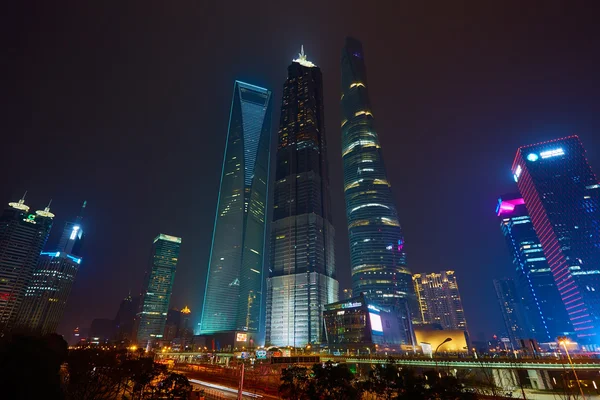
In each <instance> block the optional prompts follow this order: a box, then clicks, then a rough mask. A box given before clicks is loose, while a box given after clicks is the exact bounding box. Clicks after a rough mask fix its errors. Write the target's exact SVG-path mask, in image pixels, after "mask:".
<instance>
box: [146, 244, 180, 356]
mask: <svg viewBox="0 0 600 400" xmlns="http://www.w3.org/2000/svg"><path fill="white" fill-rule="evenodd" d="M180 247H181V238H179V237H176V236H170V235H165V234H162V233H161V234H160V235H158V236H157V237H156V238H155V239H154V244H153V245H152V255H151V258H150V263H149V265H148V269H147V270H146V276H145V278H144V286H143V290H142V294H141V301H140V310H139V313H138V327H137V328H138V329H137V341H138V344H139V345H141V346H152V345H153V342H154V341H155V340H160V339H162V337H163V333H164V331H165V323H166V322H167V313H168V312H169V302H170V301H171V293H172V291H173V282H174V281H175V268H176V267H177V261H178V259H179V248H180Z"/></svg>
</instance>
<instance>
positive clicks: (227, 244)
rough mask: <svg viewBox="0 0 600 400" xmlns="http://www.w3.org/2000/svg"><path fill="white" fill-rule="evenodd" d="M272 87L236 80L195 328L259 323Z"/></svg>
mask: <svg viewBox="0 0 600 400" xmlns="http://www.w3.org/2000/svg"><path fill="white" fill-rule="evenodd" d="M270 104H271V92H270V91H269V90H267V89H264V88H261V87H258V86H254V85H250V84H248V83H244V82H240V81H235V84H234V87H233V100H232V103H231V112H230V116H229V130H228V133H227V139H226V144H225V155H224V158H223V169H222V172H221V186H220V189H219V199H218V203H217V212H216V216H215V225H214V231H213V240H212V246H211V252H210V259H209V268H208V274H207V279H206V290H205V293H204V301H203V304H202V307H203V308H202V321H201V323H200V332H197V333H200V334H213V333H215V332H225V331H242V332H257V331H258V329H259V326H260V306H261V302H262V285H263V281H264V277H263V273H264V270H263V264H264V247H265V229H266V212H267V193H268V184H267V183H268V181H269V147H270V142H271V137H270V132H271V130H270V129H271V106H270Z"/></svg>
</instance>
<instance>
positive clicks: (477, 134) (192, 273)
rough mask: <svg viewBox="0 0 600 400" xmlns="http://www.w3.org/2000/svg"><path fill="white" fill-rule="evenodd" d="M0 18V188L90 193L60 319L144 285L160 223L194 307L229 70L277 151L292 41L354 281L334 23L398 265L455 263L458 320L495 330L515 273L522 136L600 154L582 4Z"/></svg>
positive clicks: (209, 225)
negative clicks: (357, 92) (317, 120)
mask: <svg viewBox="0 0 600 400" xmlns="http://www.w3.org/2000/svg"><path fill="white" fill-rule="evenodd" d="M392 4H393V5H392ZM24 7H29V6H26V5H22V4H11V5H10V6H9V8H10V10H9V13H8V14H7V15H9V16H10V15H13V13H14V15H21V14H20V13H21V12H22V11H23V10H22V8H24ZM3 25H4V26H3V28H2V29H3V34H2V36H3V39H2V40H5V41H6V46H5V47H6V48H8V49H9V55H10V57H9V60H8V63H7V64H6V65H5V68H7V71H6V74H5V75H6V76H11V77H14V78H13V79H11V81H10V82H9V85H8V86H7V90H6V92H5V93H6V95H5V96H4V101H3V103H4V107H3V111H2V113H3V120H4V121H6V122H5V128H4V131H5V134H4V135H3V137H4V141H3V144H4V146H3V148H4V149H5V152H4V156H3V157H2V159H0V168H1V170H2V171H5V175H4V180H3V184H2V185H0V199H2V201H4V202H6V203H7V202H8V201H17V200H18V199H19V198H20V197H21V196H22V194H23V193H24V192H25V191H28V194H27V203H28V204H30V205H32V206H33V207H37V208H36V209H39V208H42V207H43V206H45V205H46V204H47V202H48V201H49V200H50V199H52V210H53V212H54V213H55V214H56V216H57V217H56V219H57V221H59V223H57V225H56V226H62V224H63V223H64V222H66V221H69V220H72V219H74V218H75V217H76V215H77V211H78V210H79V207H80V205H81V203H82V202H83V201H84V200H87V201H88V206H87V208H86V215H85V218H86V228H87V232H86V234H87V237H86V244H85V248H84V254H83V258H84V259H85V262H84V264H83V266H82V268H81V269H80V271H79V274H78V277H77V280H76V282H75V284H74V286H73V291H72V293H71V296H70V299H69V303H68V306H67V309H66V312H65V317H64V318H63V320H62V322H61V325H60V327H59V332H60V333H64V334H66V333H69V332H71V331H72V330H73V329H74V328H75V327H76V326H89V324H90V322H91V320H92V319H94V318H100V317H104V318H113V317H114V315H115V313H116V312H117V308H118V305H119V302H120V300H121V299H122V298H124V297H125V296H126V295H127V294H128V293H129V291H131V292H132V293H139V292H140V290H141V288H142V279H143V276H144V270H145V269H146V267H147V262H148V257H149V247H150V244H151V240H152V239H153V238H154V237H155V236H156V235H158V234H159V233H166V234H170V235H175V236H179V237H181V238H182V245H181V254H180V259H179V263H178V266H177V276H176V279H175V285H174V288H173V296H172V298H171V305H175V306H177V307H180V308H182V307H183V306H185V305H187V306H189V307H190V308H191V309H192V311H193V312H195V314H194V315H195V316H196V317H197V318H198V321H196V322H199V317H200V304H201V302H202V298H203V295H204V288H205V284H206V273H207V267H208V261H209V252H210V246H211V239H212V234H213V226H214V219H215V207H216V203H217V196H218V189H219V180H220V173H221V165H222V160H223V152H224V148H225V139H226V135H227V128H228V126H227V123H228V119H229V112H230V110H229V108H230V105H231V91H232V85H233V82H234V81H235V80H236V79H239V80H243V81H246V82H251V83H253V84H256V85H260V86H262V87H265V88H267V89H269V90H271V91H272V92H273V95H272V102H273V103H272V107H273V116H272V121H271V122H272V129H271V135H272V138H273V141H272V153H273V155H274V149H275V146H276V145H275V143H276V135H277V130H278V127H279V110H280V106H281V98H282V85H283V82H284V81H285V79H286V68H287V66H288V65H289V64H290V63H291V61H292V59H294V58H296V57H297V53H298V52H299V51H300V46H301V45H303V46H304V49H305V52H306V54H307V56H308V57H309V59H310V60H311V61H312V62H314V63H315V64H316V65H318V66H319V67H320V68H321V70H322V73H323V82H324V99H325V127H326V135H327V141H328V158H329V170H330V173H329V180H330V185H331V201H332V211H333V224H334V227H335V228H336V243H335V245H336V267H337V277H338V280H339V282H340V288H348V287H350V286H351V280H350V256H349V254H350V253H349V246H348V239H347V224H346V212H345V202H344V197H343V196H344V194H343V184H342V182H343V179H342V174H343V172H342V157H341V129H340V110H339V98H340V93H341V85H340V72H339V63H340V55H341V54H340V53H341V48H342V46H343V44H344V39H345V37H346V36H348V35H351V36H353V37H356V38H358V39H360V40H361V41H362V43H363V46H364V53H365V60H366V65H367V71H368V76H369V96H370V100H371V103H372V107H373V110H374V115H375V117H376V120H377V133H378V135H379V139H380V141H381V147H382V151H383V155H384V158H385V162H386V169H387V174H388V178H389V181H390V183H391V185H392V192H393V194H394V198H395V201H396V205H397V208H398V215H399V220H400V222H401V224H402V228H403V233H404V237H405V239H406V252H407V260H408V267H409V269H410V270H411V271H412V272H413V273H419V272H431V271H441V270H454V271H456V274H457V276H458V280H459V283H460V291H461V297H462V301H463V305H464V310H465V316H466V319H467V321H468V323H469V329H470V332H471V335H473V336H477V335H478V333H479V332H484V333H485V335H486V336H489V335H491V334H494V333H498V332H499V331H500V330H501V329H503V326H502V321H501V319H500V317H499V316H498V315H497V314H498V306H497V300H496V298H495V296H494V294H493V285H492V279H493V278H497V277H503V276H506V275H510V274H512V273H513V271H512V265H511V260H510V258H509V253H508V252H507V250H506V244H505V242H504V239H503V237H502V234H501V232H500V230H499V227H498V225H499V223H498V220H497V216H496V214H495V212H494V211H495V207H496V202H497V198H498V196H499V195H502V194H504V193H507V192H514V191H516V187H515V183H514V181H513V176H512V175H513V173H512V172H511V167H512V162H513V158H514V156H515V151H516V149H517V148H518V147H519V146H522V145H526V144H532V143H537V142H541V141H545V140H550V139H555V138H559V137H564V136H569V135H571V134H577V135H578V136H579V138H580V140H581V141H582V143H583V145H584V146H585V148H586V150H587V157H588V160H589V162H590V164H591V165H592V168H593V169H594V170H596V171H598V168H599V165H600V155H599V154H598V149H599V148H600V135H598V134H597V130H598V128H599V125H600V119H599V118H600V117H599V116H598V113H597V110H598V107H599V106H600V99H599V95H598V93H599V89H600V87H599V86H600V84H599V78H598V76H597V65H598V61H599V59H598V58H599V56H598V52H597V51H596V47H597V43H598V39H600V28H598V26H597V24H596V21H595V19H594V15H593V13H588V12H587V11H586V9H585V7H583V6H581V8H577V6H573V5H567V4H566V3H561V2H545V3H544V6H543V7H541V6H539V5H537V6H536V5H535V4H533V3H531V4H520V5H519V7H518V9H516V8H515V7H514V6H511V5H508V4H491V3H490V4H482V3H476V2H465V3H460V4H459V3H452V4H450V3H442V2H440V3H439V4H437V5H436V7H432V6H428V5H419V4H408V3H406V4H405V3H401V4H395V3H390V4H389V5H387V6H384V5H379V4H378V6H377V7H371V6H369V5H367V4H365V3H364V2H363V3H359V2H347V1H346V2H337V1H330V2H314V3H311V2H304V3H303V5H302V7H298V8H296V9H294V10H293V11H291V10H290V9H289V7H284V6H282V5H281V4H280V3H279V2H273V3H272V4H267V3H262V4H253V3H244V2H240V3H239V4H236V5H235V6H233V5H231V4H229V3H223V4H221V3H218V2H217V3H214V4H201V3H193V4H192V3H173V4H168V5H167V3H161V2H145V3H143V4H142V3H140V4H137V5H134V4H133V3H131V4H126V5H121V6H120V7H118V12H116V11H115V8H113V7H112V6H111V5H109V4H95V5H90V4H80V3H76V4H72V5H71V6H69V7H64V6H56V5H54V4H50V3H46V2H39V3H38V4H36V6H35V8H33V9H32V10H31V12H29V13H27V14H26V15H25V16H24V17H20V18H14V19H11V20H9V21H8V23H7V24H3ZM273 178H274V177H273V173H272V174H271V179H273ZM269 220H270V218H269ZM60 233H61V232H60V229H58V228H57V229H54V230H53V232H52V235H53V236H52V237H51V239H50V241H52V240H57V238H58V236H59V235H60ZM490 311H492V312H490Z"/></svg>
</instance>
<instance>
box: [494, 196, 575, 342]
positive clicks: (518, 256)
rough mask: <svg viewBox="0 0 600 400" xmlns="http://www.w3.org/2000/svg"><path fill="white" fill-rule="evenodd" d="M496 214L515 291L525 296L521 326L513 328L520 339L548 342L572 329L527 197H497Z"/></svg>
mask: <svg viewBox="0 0 600 400" xmlns="http://www.w3.org/2000/svg"><path fill="white" fill-rule="evenodd" d="M496 214H497V215H498V218H499V219H500V228H501V229H502V234H503V235H504V238H505V239H506V244H507V246H508V248H509V250H510V253H511V258H512V263H513V267H514V270H515V271H516V273H517V276H518V281H517V283H518V285H517V286H518V289H516V291H517V292H518V293H519V294H520V295H521V296H523V301H521V302H520V303H522V306H523V310H522V312H523V313H524V315H523V316H521V321H520V322H519V329H520V330H519V331H515V330H514V329H513V332H515V334H516V333H518V334H520V335H525V336H521V337H517V339H526V338H535V339H537V340H538V341H540V342H548V341H554V340H555V339H556V337H557V336H562V335H566V334H568V333H569V332H572V328H571V323H570V321H569V317H568V315H567V311H566V309H565V306H564V304H563V302H562V300H561V297H560V293H558V289H557V287H556V283H555V282H554V277H553V276H552V271H550V267H549V266H548V261H547V260H546V257H545V256H544V250H543V249H542V244H541V243H540V240H539V239H538V236H537V234H536V232H535V229H534V228H533V224H532V223H531V218H530V217H529V213H528V212H527V208H526V207H525V201H524V200H523V198H522V197H521V195H519V194H509V195H504V196H502V197H500V198H499V199H498V205H497V207H496ZM505 291H506V290H505ZM511 325H512V326H514V325H515V324H513V323H511ZM511 329H512V328H511ZM511 339H512V338H511Z"/></svg>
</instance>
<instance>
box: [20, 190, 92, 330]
mask: <svg viewBox="0 0 600 400" xmlns="http://www.w3.org/2000/svg"><path fill="white" fill-rule="evenodd" d="M85 206H86V203H85V202H84V203H83V206H82V208H81V212H80V213H79V216H78V217H77V219H76V220H75V222H67V223H66V224H65V228H64V230H63V233H62V235H61V237H60V240H59V242H58V247H57V248H55V249H52V251H44V252H42V253H41V255H40V259H39V262H38V264H37V266H36V268H35V270H34V272H33V278H32V280H31V282H30V284H29V285H28V286H27V289H26V292H25V297H24V299H23V303H22V304H21V307H20V310H19V313H18V314H19V315H18V317H17V325H19V326H20V327H22V328H26V329H27V330H29V331H32V332H37V333H40V334H46V333H53V332H56V329H57V328H58V324H59V323H60V321H61V319H62V317H63V314H64V312H65V308H66V306H67V300H68V299H69V294H70V293H71V289H72V287H73V283H74V282H75V277H76V276H77V272H78V271H79V268H80V266H81V262H82V257H81V256H82V253H81V245H82V243H83V238H84V229H83V225H82V219H83V211H84V209H85Z"/></svg>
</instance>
